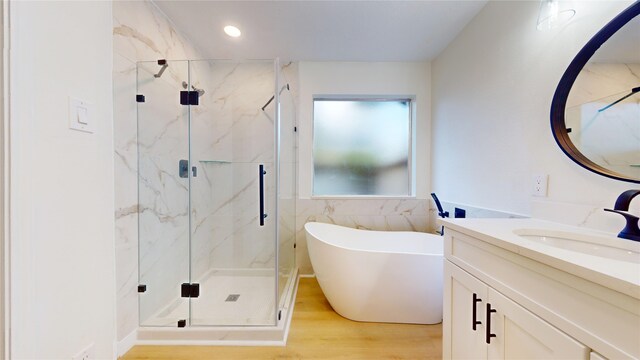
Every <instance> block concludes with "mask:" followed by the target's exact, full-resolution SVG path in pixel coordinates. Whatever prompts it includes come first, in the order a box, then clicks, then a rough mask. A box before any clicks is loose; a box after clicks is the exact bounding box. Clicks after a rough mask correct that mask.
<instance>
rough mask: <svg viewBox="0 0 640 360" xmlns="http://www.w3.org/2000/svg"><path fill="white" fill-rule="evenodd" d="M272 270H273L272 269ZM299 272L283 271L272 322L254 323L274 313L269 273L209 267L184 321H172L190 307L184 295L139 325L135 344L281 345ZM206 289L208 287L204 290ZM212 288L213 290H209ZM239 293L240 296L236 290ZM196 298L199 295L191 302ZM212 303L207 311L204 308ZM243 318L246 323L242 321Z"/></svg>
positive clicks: (283, 343) (270, 316) (290, 312)
mask: <svg viewBox="0 0 640 360" xmlns="http://www.w3.org/2000/svg"><path fill="white" fill-rule="evenodd" d="M271 274H273V273H272V272H271ZM297 275H298V272H297V270H295V271H294V272H293V273H292V274H291V276H290V277H287V280H286V281H287V284H286V290H285V292H284V295H283V299H282V301H283V302H284V304H283V307H282V309H281V310H282V313H281V317H280V320H279V321H277V324H276V325H253V324H255V323H261V322H265V321H268V320H266V319H269V320H270V319H274V318H277V316H276V315H277V314H275V304H274V303H273V301H268V302H265V301H264V300H263V299H265V298H273V292H274V291H275V290H274V288H273V277H272V276H265V275H262V274H261V273H259V272H258V273H253V274H252V273H251V272H249V273H247V274H246V275H244V276H238V275H237V274H234V275H230V274H228V272H226V271H216V270H212V271H210V272H209V273H208V274H207V275H205V276H204V277H203V279H202V280H201V281H200V284H201V285H200V296H199V297H198V299H194V300H192V301H194V304H192V305H191V306H192V309H191V311H192V317H191V323H190V325H189V326H187V327H184V328H177V327H175V326H176V325H175V324H177V321H178V320H179V319H180V316H182V318H184V314H188V313H189V308H188V307H189V303H188V302H187V301H175V302H174V303H172V304H169V305H168V306H167V307H165V308H164V309H163V310H161V311H159V312H158V313H157V314H156V315H155V316H153V317H152V318H151V319H149V320H147V321H145V326H142V327H140V328H139V329H138V333H137V340H136V342H135V343H136V345H234V346H238V345H247V346H256V345H274V346H279V345H285V344H286V340H287V335H288V332H289V324H290V322H291V315H292V313H293V305H294V299H295V293H296V290H297V285H298V282H297V279H298V276H297ZM207 291H209V293H208V292H207ZM211 292H214V293H211ZM238 295H239V296H238ZM195 301H198V302H197V303H195ZM208 309H211V311H207V310H208ZM243 324H247V325H243Z"/></svg>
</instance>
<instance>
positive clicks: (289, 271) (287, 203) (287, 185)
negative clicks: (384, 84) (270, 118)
mask: <svg viewBox="0 0 640 360" xmlns="http://www.w3.org/2000/svg"><path fill="white" fill-rule="evenodd" d="M290 67H291V64H289V65H285V66H283V67H282V68H281V70H280V72H279V79H280V81H279V82H278V83H279V88H280V91H279V97H278V103H279V104H280V107H279V114H278V115H279V117H278V119H279V124H278V126H277V127H276V128H277V129H278V131H279V136H278V139H279V147H278V152H279V154H280V156H279V161H278V165H279V175H280V176H279V181H278V214H279V218H278V225H279V231H278V304H279V310H281V309H282V308H283V307H284V306H285V305H286V304H285V298H284V296H285V294H286V293H287V291H288V290H289V289H290V288H291V287H292V286H293V285H294V284H293V281H294V280H295V278H294V277H295V273H294V270H295V247H294V246H295V235H296V234H295V231H296V230H295V229H296V228H295V221H296V194H297V193H296V136H295V134H296V108H295V102H294V97H293V92H294V91H295V88H294V86H295V84H291V83H290V78H295V77H294V76H287V75H291V74H290V72H295V70H294V69H291V68H290Z"/></svg>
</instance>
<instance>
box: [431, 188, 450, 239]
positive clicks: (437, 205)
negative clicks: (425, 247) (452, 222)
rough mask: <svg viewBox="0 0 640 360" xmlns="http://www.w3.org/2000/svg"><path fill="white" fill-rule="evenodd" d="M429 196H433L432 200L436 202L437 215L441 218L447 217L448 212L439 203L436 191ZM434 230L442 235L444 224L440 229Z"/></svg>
mask: <svg viewBox="0 0 640 360" xmlns="http://www.w3.org/2000/svg"><path fill="white" fill-rule="evenodd" d="M431 197H432V198H433V201H435V202H436V207H437V208H438V216H440V217H441V218H443V219H444V218H448V217H449V212H448V211H444V209H443V208H442V204H440V200H438V196H437V195H436V193H431ZM436 232H437V233H438V234H440V235H444V226H443V227H442V228H441V229H440V231H436Z"/></svg>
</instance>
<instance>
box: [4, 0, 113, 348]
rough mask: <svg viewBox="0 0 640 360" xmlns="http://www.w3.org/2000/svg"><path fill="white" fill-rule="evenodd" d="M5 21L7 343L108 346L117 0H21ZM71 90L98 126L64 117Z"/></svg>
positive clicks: (110, 333) (12, 6) (110, 339)
mask: <svg viewBox="0 0 640 360" xmlns="http://www.w3.org/2000/svg"><path fill="white" fill-rule="evenodd" d="M10 22H11V35H10V36H11V50H10V51H11V55H10V69H11V84H10V91H11V103H10V106H11V114H10V125H11V138H10V139H11V148H10V149H11V174H10V181H11V193H10V196H11V198H10V202H11V282H12V283H11V286H12V288H11V290H12V292H11V327H12V328H11V347H12V355H13V358H15V359H54V358H55V359H69V358H71V357H72V356H74V355H76V354H77V353H78V352H79V351H80V350H82V349H83V348H84V347H86V346H88V345H89V344H91V343H95V352H94V355H95V358H98V359H105V358H113V357H114V351H113V350H114V340H115V295H114V294H115V272H114V242H113V240H114V230H113V229H114V221H113V200H114V197H113V130H112V128H113V121H112V105H113V99H112V93H111V89H112V84H111V79H112V73H111V69H112V56H111V51H112V35H111V31H112V16H111V4H110V3H109V2H26V1H24V2H23V1H14V2H11V3H10ZM69 96H73V97H77V98H80V99H83V100H86V101H88V102H90V103H92V104H93V109H94V112H93V117H92V119H91V120H92V121H94V122H95V132H94V133H93V134H89V133H83V132H78V131H74V130H70V129H69V127H68V117H69V114H68V112H69V111H68V98H69Z"/></svg>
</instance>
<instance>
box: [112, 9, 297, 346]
mask: <svg viewBox="0 0 640 360" xmlns="http://www.w3.org/2000/svg"><path fill="white" fill-rule="evenodd" d="M113 8H114V11H113V13H114V31H113V33H114V91H115V94H114V101H115V105H114V107H115V108H114V114H115V158H116V171H115V173H116V189H115V192H116V214H115V216H116V231H117V239H116V247H117V254H116V256H117V258H116V262H117V264H116V267H117V298H118V300H117V301H118V304H117V309H118V310H117V311H118V314H117V321H118V334H117V336H118V340H122V339H123V338H124V337H126V336H127V335H129V334H130V333H131V332H132V331H134V330H135V329H136V328H137V327H138V316H139V314H138V311H139V310H138V293H137V285H138V243H139V242H140V244H141V245H142V246H141V248H142V249H144V250H146V251H145V253H143V254H140V255H141V261H140V271H141V273H140V277H141V278H142V279H143V280H144V282H145V284H146V285H147V286H148V290H147V291H148V292H149V293H151V292H152V289H154V290H155V293H154V294H153V296H152V297H151V296H147V297H145V299H144V300H145V303H144V306H143V307H142V309H140V311H142V312H145V313H141V314H140V315H141V317H142V318H144V317H146V316H150V315H152V314H153V313H154V312H156V311H158V310H160V309H161V308H162V307H163V306H164V305H167V304H169V303H170V302H171V301H172V300H173V299H174V298H175V296H176V291H173V290H175V289H177V288H178V286H179V283H181V282H184V281H186V280H188V278H186V277H187V276H188V271H189V265H190V264H191V269H190V270H191V273H192V277H193V278H199V277H202V276H205V275H206V274H207V273H209V272H210V271H215V270H219V269H233V268H243V269H244V268H257V269H261V268H273V267H274V265H275V251H274V250H275V245H274V242H273V236H272V235H270V236H267V235H269V234H273V232H274V226H275V222H274V221H267V222H266V223H265V226H264V227H260V226H258V224H257V222H258V197H257V196H256V195H257V193H258V176H257V174H258V164H264V165H265V168H266V170H267V176H266V192H267V194H274V190H275V188H274V186H275V181H274V175H275V172H274V167H273V161H274V159H273V149H274V142H273V125H274V124H273V112H274V107H273V105H271V106H270V107H268V108H266V109H265V111H262V110H261V109H260V108H261V106H262V105H263V104H264V103H265V102H266V101H267V100H268V99H269V97H270V96H271V95H272V94H273V91H274V78H273V77H274V74H273V64H272V63H271V62H256V63H247V64H241V65H238V64H232V63H225V62H211V61H192V62H191V69H190V70H191V73H190V81H191V84H192V85H194V86H196V87H197V88H201V89H204V90H205V93H204V95H203V96H202V97H201V98H200V105H199V106H197V107H192V110H191V119H192V121H191V129H190V131H191V134H192V136H191V140H192V142H191V149H190V151H191V157H192V165H194V166H197V168H198V176H197V177H195V178H193V179H192V182H191V190H192V191H191V201H192V203H191V205H192V206H191V214H190V215H191V220H192V222H191V226H192V227H191V231H192V234H193V235H192V248H191V254H193V259H192V260H193V261H192V262H189V260H190V259H189V248H188V241H187V240H188V236H189V214H188V200H189V199H188V196H189V191H188V189H189V188H188V186H189V184H188V180H186V179H181V178H179V177H176V176H175V170H176V167H177V162H178V160H180V159H187V158H188V156H189V148H188V146H189V143H188V142H187V134H188V130H189V129H188V123H187V121H186V120H187V116H188V114H187V110H186V108H185V107H182V106H180V105H178V102H177V95H178V93H177V91H178V90H182V81H185V80H188V79H189V76H188V73H187V69H188V68H187V62H186V61H184V62H182V61H170V63H169V64H170V66H169V67H168V68H167V70H166V72H165V73H164V74H163V76H162V77H161V78H160V79H155V78H154V77H153V76H152V74H153V73H155V72H156V71H157V70H158V69H159V66H158V65H157V64H156V63H155V62H153V61H151V62H149V63H148V64H141V65H140V66H139V68H140V69H139V70H138V74H136V63H137V62H139V61H149V60H155V59H162V58H166V59H169V60H171V59H199V58H202V56H200V55H199V53H198V51H197V50H196V49H194V48H192V47H191V46H190V44H189V41H188V39H185V38H184V37H182V36H180V34H179V33H177V32H176V30H175V29H173V28H172V26H171V24H170V22H169V21H167V19H166V18H165V17H164V15H163V14H161V13H160V12H159V11H158V10H157V9H156V8H155V6H153V4H151V3H149V2H147V1H144V2H114V4H113ZM145 68H148V69H147V70H144V69H145ZM283 74H284V75H285V76H286V77H287V81H288V82H289V83H290V84H291V85H292V87H293V86H296V85H297V65H295V64H288V65H286V66H284V67H283ZM137 77H139V78H141V79H142V78H144V80H143V81H140V84H141V86H144V94H145V96H146V97H147V102H146V103H145V104H144V105H142V106H141V111H140V113H139V114H138V115H139V116H140V133H139V135H138V129H137V125H136V116H137V110H136V103H135V102H134V101H133V99H135V95H136V92H137V87H136V82H137V79H136V78H137ZM293 93H295V92H294V91H292V94H293ZM162 98H166V99H167V100H168V101H164V102H163V101H157V99H162ZM174 98H175V102H174V101H172V99H174ZM293 98H294V101H295V96H294V97H293ZM147 105H149V106H147ZM289 109H291V107H289ZM293 109H294V110H293V111H294V114H293V117H292V118H291V123H295V105H293ZM138 136H139V138H138ZM285 138H286V139H288V141H289V143H288V144H287V143H285V142H283V144H284V145H285V147H286V146H289V147H291V146H293V147H294V148H295V140H294V137H293V136H289V137H286V136H283V139H285ZM138 142H139V143H140V147H139V149H140V150H139V151H140V158H141V159H142V161H141V162H140V167H139V168H138V148H137V143H138ZM291 142H294V144H291ZM283 160H284V161H286V162H287V163H288V164H292V163H294V162H295V154H290V155H288V157H284V158H283ZM283 168H284V171H289V173H290V172H291V171H290V170H291V166H290V165H289V166H283ZM138 172H140V178H141V179H142V182H141V186H140V189H139V194H138V190H137V189H138V177H137V174H138ZM283 177H284V178H288V177H287V175H284V176H283ZM289 177H293V174H289ZM294 184H295V181H294V180H293V179H291V180H290V181H288V182H287V181H285V182H282V183H281V190H282V189H285V190H287V191H283V192H282V193H283V194H287V195H286V197H287V199H286V200H285V201H282V202H281V211H282V213H285V212H290V213H291V214H290V215H289V216H288V217H285V218H284V219H281V226H282V229H284V230H283V231H281V234H280V235H281V243H282V244H285V243H286V244H289V245H291V244H292V243H293V241H294V239H293V230H292V229H294V227H295V226H294V221H295V214H294V209H295V207H294V206H293V205H294V204H295V186H294ZM214 190H215V191H214ZM138 197H139V202H138ZM275 202H276V199H275V197H273V196H272V197H267V199H266V206H267V209H266V210H267V213H269V214H275ZM138 212H139V214H138ZM138 215H140V224H138ZM272 219H273V220H275V216H274V215H272ZM287 219H290V220H287ZM270 220H271V219H270ZM138 227H139V228H140V234H142V235H141V236H142V237H141V238H140V239H139V238H138V236H139V235H138V234H139V233H138ZM265 234H266V235H265ZM269 239H270V240H269ZM283 246H286V245H283ZM172 284H173V285H172ZM174 285H175V286H174ZM174 288H175V289H174ZM147 295H149V294H147Z"/></svg>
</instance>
